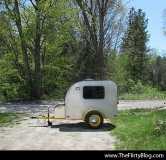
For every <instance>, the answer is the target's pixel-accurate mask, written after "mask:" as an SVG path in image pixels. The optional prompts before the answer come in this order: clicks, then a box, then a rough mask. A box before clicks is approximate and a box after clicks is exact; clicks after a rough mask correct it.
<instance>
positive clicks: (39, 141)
mask: <svg viewBox="0 0 166 160" xmlns="http://www.w3.org/2000/svg"><path fill="white" fill-rule="evenodd" d="M56 103H57V102H56V101H55V102H54V101H53V102H49V103H48V102H47V101H46V102H42V103H15V104H13V103H12V104H10V103H8V104H0V112H23V113H27V116H26V117H24V120H22V121H20V122H19V124H18V123H17V124H16V125H14V126H13V127H0V150H39V149H41V150H113V149H114V144H115V137H113V136H112V135H111V131H110V129H111V128H112V127H113V126H112V125H111V124H110V123H108V122H106V123H105V124H104V127H103V128H102V129H99V130H92V129H88V128H87V126H85V124H84V123H82V122H80V121H69V120H63V121H62V120H60V121H58V120H56V121H54V123H53V126H52V127H47V126H46V125H47V123H46V121H44V120H41V119H40V120H39V119H32V118H30V117H36V116H38V115H43V114H46V113H47V105H55V104H56ZM162 106H165V107H166V101H120V103H119V105H118V109H119V110H123V109H133V108H157V107H162Z"/></svg>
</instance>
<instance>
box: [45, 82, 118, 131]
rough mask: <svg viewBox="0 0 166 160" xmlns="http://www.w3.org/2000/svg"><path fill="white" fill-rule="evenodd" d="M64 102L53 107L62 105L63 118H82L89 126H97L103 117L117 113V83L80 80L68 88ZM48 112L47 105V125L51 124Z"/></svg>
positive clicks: (101, 122)
mask: <svg viewBox="0 0 166 160" xmlns="http://www.w3.org/2000/svg"><path fill="white" fill-rule="evenodd" d="M64 102H65V103H63V104H62V103H58V104H57V105H56V106H55V108H59V107H60V106H61V107H62V106H63V107H64V112H63V116H64V118H65V119H70V120H83V121H85V122H86V123H87V124H88V125H89V126H90V127H91V128H99V127H101V126H102V124H103V120H104V119H109V118H111V117H113V116H115V115H117V104H118V98H117V85H116V84H115V83H114V82H113V81H110V80H104V81H96V80H84V81H80V82H77V83H75V84H74V85H72V86H71V87H70V88H69V89H68V91H67V94H66V96H65V101H64ZM49 112H50V110H49V107H48V125H52V122H50V118H49V117H50V113H49ZM61 114H62V113H61ZM55 115H56V112H55ZM57 116H58V115H57Z"/></svg>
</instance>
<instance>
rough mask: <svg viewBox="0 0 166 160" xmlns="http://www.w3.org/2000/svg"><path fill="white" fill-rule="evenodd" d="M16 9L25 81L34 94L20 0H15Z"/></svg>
mask: <svg viewBox="0 0 166 160" xmlns="http://www.w3.org/2000/svg"><path fill="white" fill-rule="evenodd" d="M14 11H15V16H16V18H15V23H16V26H17V29H18V33H19V37H20V41H21V49H22V53H23V62H24V72H25V81H26V86H27V87H28V88H29V90H30V95H31V96H32V88H33V87H32V74H31V69H30V65H29V58H28V53H27V47H26V42H25V39H24V35H23V32H22V24H21V16H20V10H19V4H18V0H15V1H14Z"/></svg>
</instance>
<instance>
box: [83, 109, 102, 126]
mask: <svg viewBox="0 0 166 160" xmlns="http://www.w3.org/2000/svg"><path fill="white" fill-rule="evenodd" d="M85 122H86V123H87V124H88V125H89V127H90V128H94V129H97V128H100V127H101V126H102V124H103V116H102V115H101V113H99V112H98V111H91V112H88V113H87V115H86V117H85Z"/></svg>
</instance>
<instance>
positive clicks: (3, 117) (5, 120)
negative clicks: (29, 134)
mask: <svg viewBox="0 0 166 160" xmlns="http://www.w3.org/2000/svg"><path fill="white" fill-rule="evenodd" d="M22 116H23V114H20V113H11V112H7V113H0V126H8V125H13V124H14V122H15V121H16V120H18V119H20V118H21V117H22Z"/></svg>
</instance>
